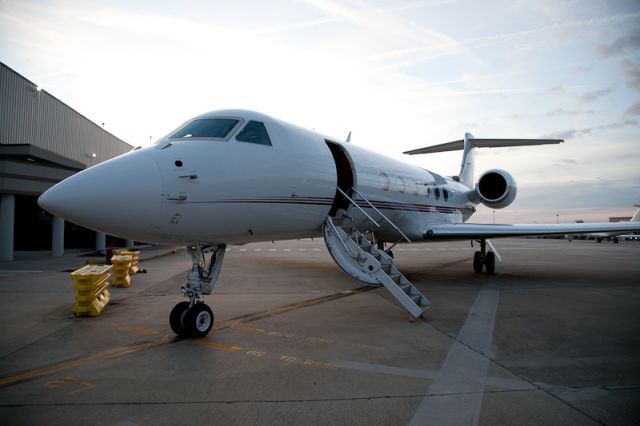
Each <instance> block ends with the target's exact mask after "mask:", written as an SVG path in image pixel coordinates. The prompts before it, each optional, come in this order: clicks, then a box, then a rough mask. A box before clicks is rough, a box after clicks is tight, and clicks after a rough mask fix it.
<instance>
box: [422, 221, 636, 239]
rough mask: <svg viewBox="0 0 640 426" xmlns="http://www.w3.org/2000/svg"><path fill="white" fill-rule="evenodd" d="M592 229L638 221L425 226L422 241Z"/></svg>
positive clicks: (616, 228) (622, 228) (615, 228)
mask: <svg viewBox="0 0 640 426" xmlns="http://www.w3.org/2000/svg"><path fill="white" fill-rule="evenodd" d="M592 232H620V233H627V232H640V222H615V223H568V224H560V225H537V224H531V225H489V224H479V223H478V224H476V223H453V224H437V225H427V226H425V228H424V231H423V235H424V238H425V239H426V240H469V239H471V240H474V239H486V238H501V237H524V236H542V235H566V234H586V233H592Z"/></svg>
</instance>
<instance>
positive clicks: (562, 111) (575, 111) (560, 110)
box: [547, 108, 593, 116]
mask: <svg viewBox="0 0 640 426" xmlns="http://www.w3.org/2000/svg"><path fill="white" fill-rule="evenodd" d="M591 114H593V110H591V109H564V108H556V109H554V110H551V111H549V112H547V115H548V116H554V115H571V116H575V115H591Z"/></svg>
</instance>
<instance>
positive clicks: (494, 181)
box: [469, 169, 518, 209]
mask: <svg viewBox="0 0 640 426" xmlns="http://www.w3.org/2000/svg"><path fill="white" fill-rule="evenodd" d="M517 190H518V185H516V181H515V179H514V178H513V176H511V175H510V174H509V173H507V172H505V171H504V170H500V169H492V170H488V171H486V172H484V173H483V174H482V176H480V179H478V182H477V183H476V186H475V188H474V189H473V190H471V191H470V192H469V199H470V200H471V201H473V202H475V203H482V204H484V205H485V206H487V207H489V208H491V209H502V208H504V207H507V206H508V205H509V204H511V203H512V202H513V200H515V198H516V192H517Z"/></svg>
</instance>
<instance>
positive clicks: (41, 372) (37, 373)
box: [0, 337, 174, 386]
mask: <svg viewBox="0 0 640 426" xmlns="http://www.w3.org/2000/svg"><path fill="white" fill-rule="evenodd" d="M173 340H174V338H173V337H171V338H165V339H162V340H161V341H160V342H154V343H148V342H145V343H141V344H138V345H133V346H129V347H126V348H122V349H118V350H116V351H112V352H107V353H103V354H99V355H93V356H89V357H86V358H80V359H77V360H75V361H69V362H64V363H62V364H58V365H54V366H51V367H45V368H39V369H36V370H31V371H27V372H25V373H21V374H16V375H13V376H9V377H5V378H3V379H0V386H3V385H8V384H11V383H15V382H19V381H21V380H28V379H33V378H36V377H41V376H46V375H48V374H53V373H58V372H60V371H64V370H68V369H70V368H75V367H81V366H84V365H88V364H92V363H94V362H98V361H106V360H109V359H113V358H118V357H120V356H123V355H127V354H130V353H133V352H137V351H139V350H141V349H146V348H150V347H154V346H158V345H160V344H164V343H167V342H169V341H173Z"/></svg>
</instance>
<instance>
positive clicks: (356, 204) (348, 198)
mask: <svg viewBox="0 0 640 426" xmlns="http://www.w3.org/2000/svg"><path fill="white" fill-rule="evenodd" d="M336 189H337V190H338V191H340V193H341V194H342V195H344V196H345V197H346V198H347V200H349V201H350V202H351V204H353V205H354V206H355V207H356V208H357V209H358V210H360V212H361V213H362V214H363V215H365V216H366V217H367V219H369V220H370V221H371V222H373V223H374V224H375V225H376V226H377V227H378V228H380V224H379V223H378V222H376V221H375V220H374V219H373V218H372V217H371V216H369V214H368V213H367V212H365V211H364V209H363V208H362V207H360V206H359V205H358V203H356V202H355V201H354V200H353V198H351V197H349V196H348V195H347V193H346V192H344V191H343V190H342V189H340V188H339V187H336ZM351 189H353V188H351ZM353 190H354V191H356V190H355V189H353ZM357 192H358V191H356V193H357ZM358 195H359V194H358ZM369 205H371V203H369ZM374 209H375V207H374ZM376 210H377V209H376Z"/></svg>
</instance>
